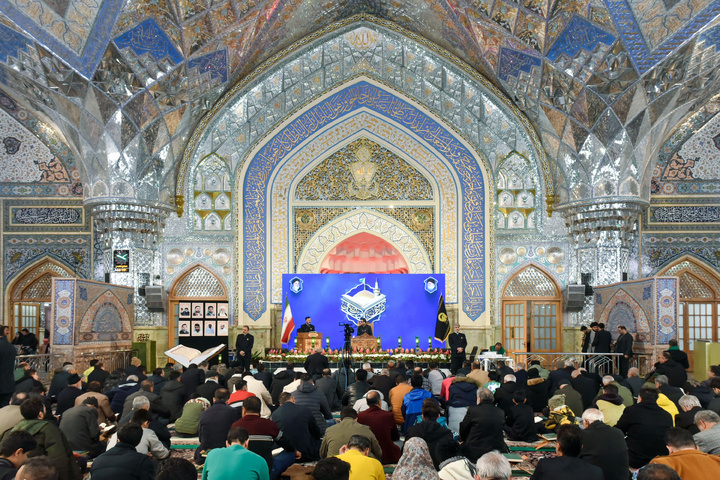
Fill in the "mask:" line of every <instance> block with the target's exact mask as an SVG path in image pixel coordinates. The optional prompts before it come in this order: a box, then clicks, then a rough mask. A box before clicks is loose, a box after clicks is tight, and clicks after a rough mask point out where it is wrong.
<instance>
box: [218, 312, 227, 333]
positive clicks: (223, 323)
mask: <svg viewBox="0 0 720 480" xmlns="http://www.w3.org/2000/svg"><path fill="white" fill-rule="evenodd" d="M218 313H219V312H218ZM229 328H230V327H229V326H228V321H227V320H218V322H217V336H218V337H227V336H228V332H229Z"/></svg>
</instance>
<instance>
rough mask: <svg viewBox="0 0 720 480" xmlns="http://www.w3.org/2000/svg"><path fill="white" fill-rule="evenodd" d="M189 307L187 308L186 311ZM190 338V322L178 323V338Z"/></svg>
mask: <svg viewBox="0 0 720 480" xmlns="http://www.w3.org/2000/svg"><path fill="white" fill-rule="evenodd" d="M189 309H190V307H188V310H189ZM189 336H190V322H180V324H179V325H178V337H189Z"/></svg>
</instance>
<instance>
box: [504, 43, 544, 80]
mask: <svg viewBox="0 0 720 480" xmlns="http://www.w3.org/2000/svg"><path fill="white" fill-rule="evenodd" d="M540 65H542V60H541V59H539V58H537V57H533V56H532V55H528V54H526V53H522V52H518V51H515V50H511V49H509V48H501V49H500V60H499V61H498V75H499V76H500V78H501V79H502V80H503V81H507V79H508V77H517V76H518V74H519V73H520V72H521V71H522V72H526V73H531V72H532V68H533V67H538V68H539V67H540Z"/></svg>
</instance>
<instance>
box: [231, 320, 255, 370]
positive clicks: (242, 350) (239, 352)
mask: <svg viewBox="0 0 720 480" xmlns="http://www.w3.org/2000/svg"><path fill="white" fill-rule="evenodd" d="M254 344H255V337H253V336H252V335H250V327H248V326H247V325H244V326H243V327H242V333H241V334H240V335H238V336H237V338H236V339H235V351H236V358H235V365H236V366H239V367H243V370H250V360H251V359H252V349H253V345H254Z"/></svg>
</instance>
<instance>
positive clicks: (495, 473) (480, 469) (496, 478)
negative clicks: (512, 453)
mask: <svg viewBox="0 0 720 480" xmlns="http://www.w3.org/2000/svg"><path fill="white" fill-rule="evenodd" d="M511 475H512V468H511V467H510V462H508V459H507V458H505V457H504V456H503V455H502V454H501V453H498V452H497V451H495V450H493V451H492V452H488V453H486V454H485V455H483V456H482V457H480V458H478V461H477V471H476V473H475V479H476V480H510V476H511Z"/></svg>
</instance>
